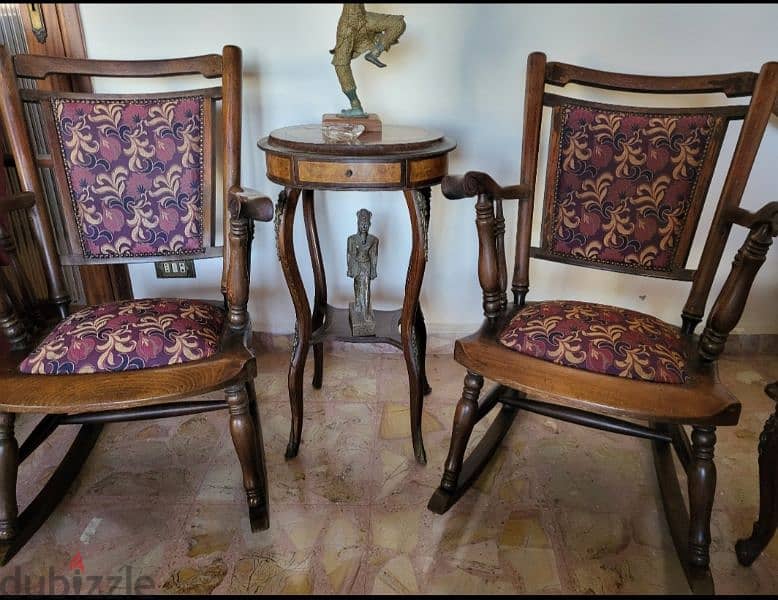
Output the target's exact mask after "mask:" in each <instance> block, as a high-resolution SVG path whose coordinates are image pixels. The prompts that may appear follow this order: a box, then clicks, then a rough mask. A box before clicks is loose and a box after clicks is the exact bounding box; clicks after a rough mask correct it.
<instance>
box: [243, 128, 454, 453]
mask: <svg viewBox="0 0 778 600" xmlns="http://www.w3.org/2000/svg"><path fill="white" fill-rule="evenodd" d="M258 146H259V147H260V148H261V149H262V150H264V151H265V156H266V161H267V176H268V178H269V179H270V180H271V181H273V182H275V183H278V184H280V185H283V186H284V190H283V191H282V192H281V193H280V194H279V197H278V203H277V205H276V218H275V227H276V242H277V245H278V258H279V260H280V262H281V268H282V269H283V271H284V277H285V278H286V283H287V285H288V286H289V292H290V294H291V296H292V302H293V303H294V309H295V315H296V324H295V337H294V342H293V344H292V356H291V360H290V364H289V401H290V404H291V406H292V429H291V433H290V436H289V445H288V446H287V449H286V457H287V458H292V457H294V456H296V455H297V451H298V450H299V447H300V439H301V435H302V425H303V420H302V417H303V372H304V370H305V360H306V358H307V356H308V348H309V346H313V356H314V374H313V387H314V388H320V387H321V385H322V375H323V367H324V355H323V346H322V343H323V342H324V341H325V340H327V339H336V340H339V341H346V342H355V343H360V342H361V343H366V342H368V343H385V344H391V345H393V346H395V347H398V348H402V350H403V354H404V355H405V364H406V367H407V369H408V381H409V387H410V413H411V434H412V439H413V452H414V455H415V457H416V460H417V461H418V462H419V463H421V464H425V463H426V462H427V459H426V455H425V452H424V443H423V441H422V435H421V414H422V405H423V397H424V395H425V394H428V393H429V392H430V391H431V390H430V387H429V384H428V383H427V377H426V373H425V367H424V358H425V353H426V345H427V330H426V327H425V325H424V316H423V314H422V310H421V307H420V305H419V292H420V291H421V284H422V279H423V277H424V268H425V265H426V262H427V254H428V227H429V218H430V187H431V186H433V185H436V184H438V183H440V181H441V179H443V177H444V176H445V175H446V173H447V169H448V153H449V152H451V151H452V150H453V149H454V148H455V147H456V144H455V143H454V141H452V140H450V139H448V138H446V137H444V136H443V135H442V134H441V133H439V132H436V131H429V130H426V129H420V128H416V127H402V126H395V125H384V127H383V131H381V132H375V133H363V134H362V135H361V136H359V138H358V139H357V140H355V141H352V142H334V141H331V140H329V139H326V138H325V137H324V136H323V134H322V128H321V125H318V124H315V125H298V126H293V127H284V128H282V129H277V130H275V131H273V132H272V133H271V134H270V135H269V136H268V137H266V138H263V139H261V140H260V141H259V143H258ZM314 190H364V191H369V190H402V192H403V195H404V196H405V202H406V204H407V206H408V212H409V213H410V223H411V230H412V234H411V238H412V248H411V256H410V262H409V264H408V276H407V278H406V281H405V297H404V299H403V305H402V308H401V309H400V310H393V311H375V321H376V333H375V335H374V336H353V335H352V333H351V326H350V324H349V311H348V309H347V308H336V307H334V306H330V305H329V304H327V281H326V277H325V274H324V263H323V261H322V256H321V248H320V246H319V235H318V233H317V229H316V217H315V214H314ZM301 194H302V198H303V217H304V219H305V232H306V236H307V239H308V250H309V252H310V255H311V264H312V265H313V275H314V282H315V285H314V288H315V293H314V303H313V312H311V308H310V304H309V302H308V298H307V296H306V293H305V288H304V286H303V281H302V279H301V278H300V271H299V268H298V265H297V259H296V257H295V250H294V242H293V236H292V228H293V225H294V215H295V209H296V208H297V201H298V198H299V197H300V195H301Z"/></svg>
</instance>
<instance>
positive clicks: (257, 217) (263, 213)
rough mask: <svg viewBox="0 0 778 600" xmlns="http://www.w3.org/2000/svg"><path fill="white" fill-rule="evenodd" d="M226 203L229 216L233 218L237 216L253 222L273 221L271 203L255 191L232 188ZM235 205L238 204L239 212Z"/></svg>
mask: <svg viewBox="0 0 778 600" xmlns="http://www.w3.org/2000/svg"><path fill="white" fill-rule="evenodd" d="M228 202H229V206H230V214H232V215H233V216H238V215H239V216H241V217H245V218H247V219H252V220H253V221H264V222H267V221H272V220H273V201H272V200H271V199H270V198H268V197H267V196H265V195H264V194H262V193H260V192H258V191H256V190H252V189H247V188H242V187H233V188H232V189H231V190H230V192H229V199H228ZM235 203H238V205H239V207H240V209H239V210H237V209H238V206H236V205H235ZM233 207H234V208H233Z"/></svg>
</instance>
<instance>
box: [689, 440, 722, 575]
mask: <svg viewBox="0 0 778 600" xmlns="http://www.w3.org/2000/svg"><path fill="white" fill-rule="evenodd" d="M715 445H716V428H715V427H711V426H705V427H701V426H696V425H695V426H694V427H693V429H692V455H693V462H692V464H691V465H690V466H689V473H688V478H689V562H690V563H691V564H692V565H693V566H695V567H701V568H707V567H708V564H709V562H710V553H709V551H710V516H711V511H712V509H713V498H714V495H715V492H716V465H715V464H714V462H713V449H714V447H715Z"/></svg>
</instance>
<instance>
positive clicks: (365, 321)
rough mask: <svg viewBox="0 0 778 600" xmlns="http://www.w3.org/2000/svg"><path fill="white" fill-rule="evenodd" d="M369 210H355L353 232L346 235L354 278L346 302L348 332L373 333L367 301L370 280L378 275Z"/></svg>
mask: <svg viewBox="0 0 778 600" xmlns="http://www.w3.org/2000/svg"><path fill="white" fill-rule="evenodd" d="M372 216H373V213H371V212H370V211H369V210H366V209H364V208H362V209H360V210H359V212H358V213H357V233H355V234H354V235H350V236H349V238H348V243H347V252H346V254H347V260H348V273H347V274H348V276H349V277H353V278H354V302H349V305H348V316H349V323H350V324H351V334H352V335H355V336H363V335H375V317H374V315H373V305H372V303H371V302H370V282H371V281H372V280H373V279H375V278H376V277H377V276H378V272H377V270H376V263H377V261H378V238H377V237H376V236H374V235H371V234H369V233H368V231H369V230H370V217H372Z"/></svg>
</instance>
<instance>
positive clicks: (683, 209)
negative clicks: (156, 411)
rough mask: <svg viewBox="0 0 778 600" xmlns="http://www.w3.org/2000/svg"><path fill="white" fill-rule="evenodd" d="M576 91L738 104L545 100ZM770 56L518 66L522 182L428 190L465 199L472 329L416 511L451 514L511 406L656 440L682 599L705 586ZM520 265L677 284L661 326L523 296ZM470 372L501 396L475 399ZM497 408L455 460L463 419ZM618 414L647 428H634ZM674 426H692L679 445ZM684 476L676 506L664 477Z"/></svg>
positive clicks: (476, 387) (506, 422)
mask: <svg viewBox="0 0 778 600" xmlns="http://www.w3.org/2000/svg"><path fill="white" fill-rule="evenodd" d="M571 83H575V84H580V85H582V86H590V87H593V88H603V89H607V90H616V91H619V92H641V93H658V94H679V95H680V94H697V93H718V92H720V93H723V94H724V95H726V96H727V97H746V96H750V102H749V103H748V104H746V105H733V104H729V105H727V106H708V105H705V106H699V104H697V105H695V106H697V107H696V108H688V107H687V108H667V109H666V108H644V107H641V108H635V107H628V106H614V105H608V104H602V103H595V102H589V101H584V100H579V99H575V98H570V97H565V96H561V95H558V94H557V93H552V92H547V91H546V89H545V88H546V85H552V86H557V87H565V86H566V85H568V84H571ZM776 90H778V63H775V62H772V63H767V64H765V65H764V66H763V68H762V70H761V72H760V73H759V74H756V73H748V72H746V73H732V74H725V75H706V76H693V77H654V76H644V75H626V74H616V73H609V72H604V71H597V70H593V69H588V68H583V67H578V66H574V65H569V64H563V63H558V62H547V61H546V56H545V55H544V54H542V53H533V54H531V55H530V56H529V59H528V65H527V82H526V88H525V115H524V140H523V146H522V154H521V157H522V161H521V181H520V184H519V185H514V186H508V187H502V186H500V185H498V184H497V183H496V182H495V181H494V180H493V179H492V178H491V177H490V176H489V175H487V174H485V173H479V172H469V173H467V174H465V175H464V176H460V177H453V176H452V177H448V178H446V179H444V180H443V184H442V189H443V193H444V194H445V195H446V197H448V198H450V199H459V198H465V197H471V196H477V202H476V205H475V209H476V227H477V229H478V240H479V257H478V277H479V282H480V284H481V287H482V289H483V308H484V315H485V317H486V319H485V320H484V322H483V325H482V326H481V328H480V330H479V331H477V332H476V333H474V334H473V335H471V336H469V337H466V338H463V339H460V340H458V341H457V342H456V345H455V350H454V356H455V359H456V360H457V361H458V362H459V363H460V364H461V365H463V366H464V367H465V368H466V369H467V375H466V376H465V383H464V391H463V393H462V398H461V400H460V401H459V404H458V405H457V408H456V413H455V417H454V426H453V433H452V438H451V446H450V450H449V454H448V458H447V459H446V463H445V471H444V473H443V477H442V480H441V483H440V487H439V488H438V489H437V491H436V492H435V494H434V495H433V496H432V498H431V499H430V502H429V509H430V510H432V511H434V512H436V513H443V512H445V511H446V510H448V509H449V508H450V507H451V506H452V505H453V504H454V503H455V502H456V501H457V500H458V499H459V498H460V497H461V495H462V494H463V493H464V492H465V491H466V490H467V489H468V487H469V486H470V485H471V484H472V483H473V482H474V481H475V480H476V479H477V477H478V475H479V473H481V471H482V470H483V469H484V467H485V465H486V464H487V462H488V461H489V459H490V457H491V456H492V455H493V453H494V452H495V450H496V448H497V447H498V446H499V444H500V442H501V440H502V439H503V437H504V436H505V434H506V432H507V431H508V428H509V427H510V425H511V423H512V421H513V419H514V417H515V415H516V411H517V409H519V408H521V409H524V410H528V411H531V412H536V413H539V414H542V415H546V416H549V417H553V418H558V419H561V420H564V421H569V422H572V423H577V424H580V425H585V426H587V427H593V428H596V429H601V430H605V431H610V432H616V433H621V434H626V435H631V436H637V437H642V438H647V439H650V440H652V441H653V447H654V457H655V459H656V460H655V462H656V470H657V474H658V477H659V483H660V488H661V491H662V495H663V501H664V505H665V512H666V514H667V517H668V520H669V523H670V528H671V531H672V535H673V540H674V543H675V547H676V550H677V551H678V554H679V556H680V558H681V561H682V563H683V566H684V570H685V573H686V575H687V579H688V581H689V583H690V586H691V588H692V590H693V591H694V592H702V593H711V592H712V591H713V582H712V578H711V576H710V570H709V568H708V563H709V546H710V540H711V538H710V516H711V509H712V506H713V499H714V490H715V484H716V469H715V466H714V462H713V450H714V445H715V442H716V433H715V432H716V427H717V426H719V425H735V424H737V422H738V418H739V415H740V403H739V402H738V401H737V400H736V399H735V398H734V397H732V396H731V395H730V394H729V393H728V392H727V390H726V389H725V388H724V387H723V386H722V385H721V383H720V382H719V379H718V375H717V366H716V359H717V358H718V357H719V355H720V354H721V353H722V351H723V350H724V344H725V341H726V339H727V336H728V334H729V333H730V331H731V330H732V328H733V327H734V326H735V325H736V324H737V322H738V320H739V319H740V317H741V315H742V312H743V309H744V306H745V303H746V299H747V297H748V293H749V290H750V289H751V285H752V283H753V281H754V278H755V276H756V274H757V271H758V269H759V267H760V266H761V264H762V263H763V262H764V260H765V255H766V253H767V250H768V248H769V246H770V244H771V242H772V238H773V237H774V236H776V234H778V202H772V203H770V204H767V205H766V206H764V207H763V208H762V209H761V210H759V211H757V212H755V213H752V212H749V211H747V210H744V209H742V208H739V204H740V200H741V197H742V195H743V190H744V189H745V186H746V181H747V179H748V175H749V173H750V170H751V166H752V164H753V162H754V158H755V156H756V153H757V149H758V147H759V144H760V141H761V139H762V136H763V133H764V130H765V127H766V124H767V121H768V118H769V117H770V113H771V111H774V110H775V107H776ZM544 107H550V108H551V109H552V110H551V115H552V116H551V138H550V142H549V158H548V167H547V173H546V184H545V196H544V212H543V225H542V231H541V243H540V247H530V236H531V229H532V211H533V203H534V199H535V195H536V193H535V180H536V177H537V171H538V154H539V143H540V129H541V120H542V116H543V108H544ZM738 119H743V120H744V122H743V125H742V129H741V132H740V137H739V139H738V143H737V147H736V149H735V151H734V153H733V156H732V160H731V163H730V165H729V170H728V172H727V177H726V181H725V183H724V187H723V190H722V193H721V198H720V200H719V202H718V207H717V209H716V212H715V216H714V218H713V223H712V225H711V228H710V231H709V232H708V234H707V240H706V243H705V247H704V250H703V253H702V257H701V259H700V262H699V266H698V267H697V269H687V268H686V262H687V257H688V254H689V249H690V247H691V244H692V240H693V237H694V234H695V230H696V229H697V223H698V219H699V216H700V213H701V210H702V207H703V204H704V201H705V197H706V195H707V190H708V185H709V183H710V179H711V175H712V173H713V169H714V167H715V164H716V162H717V159H718V156H719V150H720V148H721V144H722V140H723V138H724V134H725V132H726V129H727V125H728V124H729V122H730V121H732V120H738ZM504 200H516V201H517V203H518V230H517V239H516V257H515V270H514V274H513V283H512V285H511V290H512V292H513V303H512V304H509V303H508V297H507V281H508V279H507V265H506V258H505V249H504V232H505V220H504V217H503V207H502V203H503V201H504ZM733 225H738V226H741V227H745V228H747V229H748V230H749V233H748V237H747V239H746V242H745V244H744V245H743V247H742V248H741V249H740V251H739V252H738V254H737V256H736V257H735V261H734V263H733V266H732V270H731V272H730V274H729V277H728V278H727V280H726V283H725V285H724V287H723V289H722V290H721V293H720V294H719V296H718V299H717V300H716V303H715V304H714V306H713V309H712V311H711V312H710V314H709V317H708V320H707V323H706V326H705V329H704V331H703V332H702V335H701V336H700V337H699V339H698V338H697V337H695V336H694V334H693V332H694V329H695V326H696V325H697V324H698V323H700V322H701V321H702V319H703V316H704V313H705V306H706V303H707V298H708V295H709V292H710V289H711V285H712V283H713V279H714V275H715V273H716V269H717V267H718V265H719V262H720V260H721V256H722V253H723V251H724V246H725V243H726V241H727V237H728V234H729V232H730V228H731V227H732V226H733ZM530 257H533V258H538V259H546V260H552V261H557V262H563V263H567V264H570V265H577V266H581V267H590V268H596V269H606V270H611V271H617V272H620V273H630V274H633V275H642V276H653V277H662V278H669V279H676V280H681V281H690V282H692V286H691V292H690V294H689V297H688V300H687V302H686V305H685V307H684V309H683V312H682V319H683V325H682V327H681V328H677V327H674V326H672V325H670V324H668V323H665V322H663V321H660V320H659V319H656V318H654V317H653V316H651V315H647V314H643V313H638V312H635V311H630V310H624V309H621V308H618V307H613V306H606V305H602V304H594V303H590V302H573V301H565V300H554V301H547V302H544V301H540V302H526V301H525V297H526V296H527V292H528V291H529V259H530ZM484 377H486V378H488V379H491V380H493V381H496V382H497V383H498V385H497V386H496V387H495V389H493V390H492V391H490V392H489V393H488V394H487V395H486V396H485V397H484V398H483V399H481V401H480V403H479V401H478V398H479V394H480V392H481V388H482V386H483V380H484ZM498 403H499V404H501V405H502V408H501V409H500V412H499V413H498V414H497V416H496V417H495V419H494V421H493V423H492V424H491V426H490V428H489V429H488V430H487V432H486V434H485V435H484V437H483V438H482V439H481V441H480V443H479V444H478V445H477V446H476V448H475V449H474V450H473V451H472V453H471V454H470V455H469V457H468V458H467V460H464V455H465V450H466V446H467V443H468V439H469V438H470V434H471V432H472V430H473V426H474V425H475V424H476V423H477V422H478V421H480V420H481V419H482V418H483V417H485V416H486V415H487V414H488V413H489V412H490V411H491V409H492V408H493V407H494V406H495V405H497V404H498ZM633 421H638V422H639V421H643V422H647V423H648V425H647V426H646V425H641V424H639V423H636V422H633ZM683 425H690V426H692V434H691V441H689V439H688V437H687V434H686V432H685V431H684V429H683ZM671 448H673V449H675V451H676V453H677V455H678V458H679V459H680V462H681V464H682V465H683V467H684V468H685V470H686V474H687V478H688V486H689V498H690V506H689V511H688V512H687V510H686V507H685V506H684V503H683V499H682V496H681V493H680V488H679V485H678V480H677V477H676V474H675V468H674V466H673V460H672V451H671Z"/></svg>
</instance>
